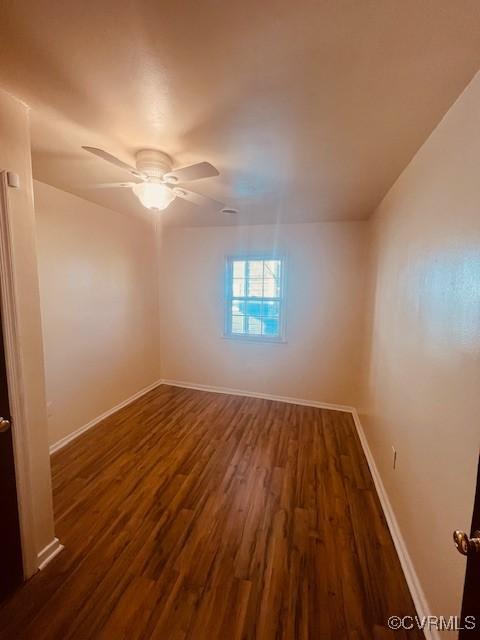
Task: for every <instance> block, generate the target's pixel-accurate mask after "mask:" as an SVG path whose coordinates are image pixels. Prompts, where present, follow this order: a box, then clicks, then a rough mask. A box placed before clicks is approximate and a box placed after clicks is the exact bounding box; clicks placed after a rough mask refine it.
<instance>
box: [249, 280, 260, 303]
mask: <svg viewBox="0 0 480 640" xmlns="http://www.w3.org/2000/svg"><path fill="white" fill-rule="evenodd" d="M247 296H249V297H255V298H261V297H262V296H263V279H262V278H259V279H257V278H256V279H255V280H250V279H248V282H247Z"/></svg>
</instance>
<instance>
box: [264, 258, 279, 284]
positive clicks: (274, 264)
mask: <svg viewBox="0 0 480 640" xmlns="http://www.w3.org/2000/svg"><path fill="white" fill-rule="evenodd" d="M263 265H264V276H265V278H275V279H276V280H279V279H280V260H265V261H264V263H263Z"/></svg>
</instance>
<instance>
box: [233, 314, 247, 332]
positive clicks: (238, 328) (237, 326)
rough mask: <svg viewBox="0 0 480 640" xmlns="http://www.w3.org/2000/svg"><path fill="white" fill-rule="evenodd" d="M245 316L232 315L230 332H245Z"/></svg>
mask: <svg viewBox="0 0 480 640" xmlns="http://www.w3.org/2000/svg"><path fill="white" fill-rule="evenodd" d="M244 321H245V316H232V333H245V329H244V327H245V324H244Z"/></svg>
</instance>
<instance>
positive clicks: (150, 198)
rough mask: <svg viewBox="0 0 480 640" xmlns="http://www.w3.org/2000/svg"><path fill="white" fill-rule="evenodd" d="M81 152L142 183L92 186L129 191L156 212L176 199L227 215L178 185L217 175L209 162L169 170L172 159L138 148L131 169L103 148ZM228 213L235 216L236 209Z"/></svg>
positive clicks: (209, 200)
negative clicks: (118, 169) (112, 165)
mask: <svg viewBox="0 0 480 640" xmlns="http://www.w3.org/2000/svg"><path fill="white" fill-rule="evenodd" d="M82 149H85V151H88V152H89V153H92V154H93V155H95V156H97V157H98V158H102V160H106V161H107V162H110V163H111V164H114V165H115V166H116V167H120V168H121V169H124V170H125V171H129V172H130V173H131V174H132V175H133V176H135V178H137V179H139V180H141V182H108V183H103V184H98V185H95V186H96V188H100V189H109V188H117V187H122V188H129V189H131V190H132V191H133V193H134V194H135V195H136V196H137V198H138V199H139V200H140V202H141V203H142V205H143V206H144V207H146V208H147V209H153V210H156V211H161V210H163V209H166V208H167V207H168V205H169V204H170V203H171V202H173V201H174V200H175V198H177V197H178V198H183V199H184V200H188V202H191V203H193V204H196V205H198V206H201V207H204V208H206V209H210V210H216V211H222V212H223V213H227V210H226V209H225V205H224V203H223V202H218V201H217V200H213V199H212V198H209V197H208V196H204V195H202V194H200V193H196V192H195V191H190V190H189V189H186V188H185V187H184V186H183V185H181V186H178V183H179V182H181V181H185V182H190V181H192V180H201V179H202V178H212V177H214V176H218V175H220V174H219V172H218V171H217V169H215V167H214V166H213V165H211V164H210V163H209V162H197V163H196V164H192V165H189V166H188V167H182V168H180V169H172V159H171V158H170V156H168V155H167V154H166V153H163V152H162V151H157V150H156V149H141V150H140V151H138V152H137V154H136V155H135V160H136V162H135V167H132V166H130V165H129V164H127V163H126V162H123V160H119V159H118V158H116V157H115V156H112V155H111V154H110V153H108V152H107V151H103V149H97V148H96V147H82ZM229 211H230V212H232V213H238V212H237V211H236V210H235V209H231V210H229Z"/></svg>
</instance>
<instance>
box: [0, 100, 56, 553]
mask: <svg viewBox="0 0 480 640" xmlns="http://www.w3.org/2000/svg"><path fill="white" fill-rule="evenodd" d="M0 170H9V171H13V172H15V173H18V175H19V176H20V189H9V199H10V203H11V225H12V229H11V230H12V243H13V246H12V249H13V264H14V278H15V293H16V301H17V311H18V316H17V322H18V329H19V334H20V340H21V344H20V359H21V368H22V376H23V390H24V397H23V403H24V410H25V416H26V427H27V432H28V440H29V447H28V456H27V459H28V463H29V467H30V472H31V487H30V488H29V490H28V493H29V497H30V498H31V504H32V507H33V520H34V522H33V529H34V530H33V538H34V540H33V545H32V552H33V555H34V556H36V554H37V553H39V552H40V551H41V550H42V549H43V548H44V547H46V546H47V545H48V544H49V543H50V542H52V540H53V538H54V531H53V512H52V499H51V485H50V459H49V456H48V442H47V416H46V409H45V386H44V373H43V346H42V332H41V324H40V303H39V294H38V275H37V257H36V249H35V217H34V211H33V194H32V171H31V162H30V129H29V118H28V110H27V109H26V107H25V106H24V105H22V104H21V103H20V102H18V101H17V100H15V99H14V98H12V97H11V96H9V95H7V94H6V93H4V92H3V91H0ZM13 428H14V429H15V425H13ZM33 547H34V548H33ZM29 563H31V564H32V565H35V563H36V559H35V558H34V557H33V558H29Z"/></svg>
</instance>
